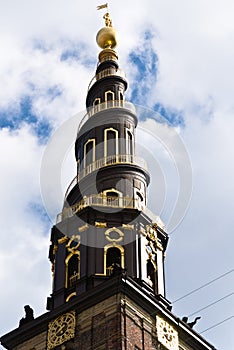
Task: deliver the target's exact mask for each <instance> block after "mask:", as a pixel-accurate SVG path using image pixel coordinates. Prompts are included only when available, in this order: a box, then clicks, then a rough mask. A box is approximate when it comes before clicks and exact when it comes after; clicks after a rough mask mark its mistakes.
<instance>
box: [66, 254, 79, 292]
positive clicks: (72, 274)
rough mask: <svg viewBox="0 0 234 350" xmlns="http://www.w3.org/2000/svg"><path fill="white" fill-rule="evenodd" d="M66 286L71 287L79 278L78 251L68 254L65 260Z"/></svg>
mask: <svg viewBox="0 0 234 350" xmlns="http://www.w3.org/2000/svg"><path fill="white" fill-rule="evenodd" d="M65 264H66V288H69V287H72V286H73V285H74V284H75V282H76V281H77V280H78V279H79V278H80V253H79V252H78V251H77V252H76V253H75V254H72V253H71V254H70V255H68V257H67V258H66V260H65Z"/></svg>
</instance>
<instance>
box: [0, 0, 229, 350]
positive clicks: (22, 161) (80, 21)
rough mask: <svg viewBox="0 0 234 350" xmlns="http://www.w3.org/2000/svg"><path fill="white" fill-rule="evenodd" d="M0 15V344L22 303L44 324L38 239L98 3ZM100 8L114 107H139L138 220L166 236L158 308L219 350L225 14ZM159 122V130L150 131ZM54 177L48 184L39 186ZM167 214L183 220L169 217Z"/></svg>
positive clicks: (165, 4)
mask: <svg viewBox="0 0 234 350" xmlns="http://www.w3.org/2000/svg"><path fill="white" fill-rule="evenodd" d="M0 4H1V11H0V43H1V47H2V50H1V55H0V77H1V89H0V144H1V147H0V161H1V177H0V180H1V181H0V189H1V199H2V200H1V202H0V221H1V233H0V235H1V245H0V266H1V270H0V286H1V288H0V300H1V303H0V315H1V317H0V334H4V333H6V332H8V331H10V330H12V329H14V328H15V327H17V326H18V322H19V320H20V318H21V317H23V316H24V310H23V306H24V305H26V304H30V305H31V306H32V307H33V309H34V313H35V316H39V315H40V314H42V313H43V312H45V305H46V298H47V296H49V295H50V293H51V283H52V282H51V271H50V268H51V267H50V264H49V261H48V249H49V238H50V228H51V227H52V225H53V224H54V222H55V216H54V214H55V213H54V212H59V211H61V207H62V201H63V198H62V195H63V193H64V192H65V190H66V186H67V185H68V183H69V182H70V181H71V180H72V178H73V177H74V176H75V159H74V157H73V153H72V152H71V150H72V147H73V144H74V137H75V136H74V135H75V132H74V130H73V131H72V130H71V129H74V128H73V126H74V125H77V126H78V124H79V121H80V120H81V118H82V115H84V113H85V112H84V110H85V98H86V93H87V87H88V84H89V82H90V80H91V79H92V77H93V76H94V72H95V68H96V64H97V55H98V52H99V48H98V47H97V45H96V43H95V36H96V33H97V31H98V30H99V29H100V28H101V27H102V26H103V20H102V15H103V12H101V11H96V6H97V5H100V3H99V2H97V1H93V0H88V1H85V2H82V3H81V2H79V1H78V0H72V1H67V0H66V1H65V0H56V1H55V0H50V1H45V0H40V1H36V0H21V1H14V0H8V1H7V2H6V1H3V0H0ZM109 4H110V10H111V15H112V19H113V25H114V27H115V28H116V30H117V32H118V37H119V45H118V47H117V51H118V55H119V63H120V66H121V68H122V69H123V70H124V71H125V72H126V75H127V79H128V82H129V88H128V91H127V94H126V99H127V100H129V101H131V102H132V103H134V104H136V105H140V106H143V107H144V111H145V112H144V113H143V112H142V108H143V107H139V111H141V112H142V113H140V117H139V119H140V120H139V131H138V134H137V135H138V136H139V139H138V141H137V145H138V149H139V153H143V154H145V155H146V158H147V161H148V162H149V163H150V164H149V166H150V172H151V185H150V188H149V208H150V210H151V211H153V212H154V213H155V214H157V215H160V217H161V219H162V220H163V221H164V223H165V226H166V228H168V231H169V235H170V241H169V245H168V249H167V255H166V290H167V298H168V299H169V300H170V301H171V302H172V306H173V309H172V311H173V312H174V313H175V314H176V315H178V317H183V316H189V318H190V319H191V320H193V318H195V317H196V316H201V320H200V321H199V322H198V324H197V325H196V328H195V329H196V330H197V331H198V332H199V333H201V334H202V335H203V336H204V337H205V338H206V339H207V340H208V341H210V342H211V343H212V344H213V345H214V346H215V347H216V348H217V349H220V350H221V349H222V350H230V349H232V348H234V334H233V332H232V329H233V327H234V289H233V285H234V259H233V244H234V238H233V226H234V225H233V224H234V219H233V218H234V216H233V194H234V182H233V178H234V161H233V158H234V138H233V130H234V118H233V112H234V99H233V92H234V79H233V78H234V77H233V72H234V46H233V44H232V43H233V40H234V21H233V12H234V3H233V1H231V0H223V1H222V2H220V1H217V0H212V1H211V0H206V1H205V2H204V1H202V0H197V1H189V0H178V1H176V2H175V1H171V0H156V1H155V0H144V1H139V0H135V1H133V0H128V1H127V2H126V1H123V0H119V1H118V2H117V1H115V0H111V1H110V2H109ZM158 114H160V115H161V116H162V119H161V120H160V121H158V122H157V121H156V120H157V119H158V117H157V116H158ZM71 125H72V127H71ZM64 128H65V129H66V128H67V129H66V130H69V133H70V134H69V135H70V136H71V137H69V138H68V139H66V140H65V141H66V142H65V141H64V142H65V143H64V145H65V146H66V147H67V148H66V150H65V151H64V155H63V162H62V165H61V169H59V171H60V173H59V174H57V175H56V174H55V177H56V176H57V178H56V181H58V179H59V181H58V183H59V186H58V187H59V188H54V189H52V192H53V191H54V192H55V193H54V192H53V193H52V192H50V194H51V193H52V194H51V196H50V194H49V195H48V196H46V195H45V183H44V182H43V181H42V180H41V179H42V175H45V174H46V173H45V171H46V170H45V168H44V165H45V163H46V161H45V158H46V155H47V154H48V152H49V151H48V150H50V147H52V149H53V150H54V152H55V153H56V154H57V153H59V152H60V149H59V145H58V143H57V144H56V142H55V146H58V148H56V147H54V144H53V140H57V136H58V135H59V132H63V130H65V129H64ZM142 135H143V136H146V137H141V136H142ZM170 135H171V137H170ZM51 145H52V146H51ZM53 175H54V174H50V173H49V172H48V179H49V180H50V184H53ZM49 180H48V181H49ZM56 181H54V183H57V182H56ZM191 191H192V195H191V198H190V192H191ZM181 193H182V194H183V196H182V197H179V195H180V194H181ZM48 197H49V198H48ZM50 197H51V198H50ZM178 198H179V200H180V203H179V204H178V202H176V200H177V199H178ZM179 200H178V201H179ZM51 201H52V202H53V201H54V202H53V203H54V207H53V210H54V212H53V210H50V203H51ZM179 205H180V208H182V209H181V211H179V210H178V211H176V210H177V209H178V208H179ZM183 205H184V206H183ZM175 212H176V215H175ZM53 213H54V214H53ZM48 214H49V215H48ZM173 215H174V219H176V220H174V221H173V222H172V218H173ZM191 292H193V293H191ZM187 294H189V295H187ZM201 309H202V310H201ZM190 315H191V316H190Z"/></svg>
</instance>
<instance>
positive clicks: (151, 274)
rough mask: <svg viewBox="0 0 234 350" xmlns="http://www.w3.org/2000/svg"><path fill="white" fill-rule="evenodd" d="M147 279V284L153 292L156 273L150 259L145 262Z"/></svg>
mask: <svg viewBox="0 0 234 350" xmlns="http://www.w3.org/2000/svg"><path fill="white" fill-rule="evenodd" d="M147 278H148V281H149V284H150V285H151V287H152V288H153V289H154V290H155V285H156V284H155V282H156V272H155V269H154V265H153V264H152V262H151V260H150V259H148V261H147Z"/></svg>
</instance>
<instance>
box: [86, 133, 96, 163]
mask: <svg viewBox="0 0 234 350" xmlns="http://www.w3.org/2000/svg"><path fill="white" fill-rule="evenodd" d="M93 162H95V139H89V140H88V141H87V142H86V143H85V145H84V168H86V167H88V166H89V165H90V164H92V163H93Z"/></svg>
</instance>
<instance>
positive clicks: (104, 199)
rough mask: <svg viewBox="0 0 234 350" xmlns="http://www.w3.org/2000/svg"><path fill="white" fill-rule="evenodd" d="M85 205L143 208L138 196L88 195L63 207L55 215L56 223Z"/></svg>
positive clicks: (77, 211) (74, 213) (140, 209)
mask: <svg viewBox="0 0 234 350" xmlns="http://www.w3.org/2000/svg"><path fill="white" fill-rule="evenodd" d="M87 207H103V208H110V209H111V208H113V209H118V208H119V209H137V210H139V211H142V210H144V209H145V206H144V205H143V204H142V202H141V201H140V199H139V198H136V199H133V198H130V197H112V196H106V195H103V194H98V195H90V196H85V197H84V198H83V199H82V200H81V201H80V202H78V203H76V204H74V205H72V206H70V207H68V208H64V209H63V211H62V212H61V213H60V214H58V215H57V219H56V224H58V223H59V222H61V221H63V220H65V219H68V218H70V217H72V216H74V215H76V214H77V213H79V212H81V211H82V210H83V209H85V208H87Z"/></svg>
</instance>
